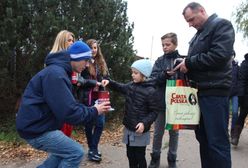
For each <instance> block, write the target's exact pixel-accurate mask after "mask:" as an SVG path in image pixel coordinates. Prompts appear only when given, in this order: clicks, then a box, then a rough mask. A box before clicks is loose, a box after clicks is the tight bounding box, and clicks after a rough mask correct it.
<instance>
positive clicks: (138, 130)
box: [135, 122, 145, 134]
mask: <svg viewBox="0 0 248 168" xmlns="http://www.w3.org/2000/svg"><path fill="white" fill-rule="evenodd" d="M135 128H136V133H139V134H142V133H143V132H144V129H145V126H144V124H143V123H141V122H140V123H138V124H137V125H136V127H135Z"/></svg>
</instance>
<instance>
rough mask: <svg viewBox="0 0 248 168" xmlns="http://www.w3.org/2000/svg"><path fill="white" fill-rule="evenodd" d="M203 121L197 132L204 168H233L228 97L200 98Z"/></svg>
mask: <svg viewBox="0 0 248 168" xmlns="http://www.w3.org/2000/svg"><path fill="white" fill-rule="evenodd" d="M198 99H199V106H200V111H201V119H200V125H199V128H198V129H197V130H196V131H195V133H196V139H197V140H198V141H199V143H200V156H201V165H202V168H231V152H230V143H229V139H228V117H229V100H228V97H224V96H223V97H221V96H199V98H198Z"/></svg>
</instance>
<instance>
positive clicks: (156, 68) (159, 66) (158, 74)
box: [151, 50, 182, 112]
mask: <svg viewBox="0 0 248 168" xmlns="http://www.w3.org/2000/svg"><path fill="white" fill-rule="evenodd" d="M176 58H182V56H181V55H179V53H178V51H177V50H176V51H174V52H172V53H170V54H164V55H162V56H161V57H159V58H158V59H157V60H156V62H155V64H154V65H153V69H152V74H151V78H152V79H153V80H155V84H156V87H157V89H158V93H157V94H158V95H157V96H158V97H159V98H160V99H159V101H158V104H159V107H161V109H160V111H161V112H165V87H166V79H180V78H182V77H181V74H180V73H179V72H178V73H177V75H176V76H169V75H167V73H166V71H168V70H171V69H173V65H174V60H175V59H176Z"/></svg>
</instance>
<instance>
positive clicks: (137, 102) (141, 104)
mask: <svg viewBox="0 0 248 168" xmlns="http://www.w3.org/2000/svg"><path fill="white" fill-rule="evenodd" d="M131 68H132V78H133V81H131V82H129V83H127V84H122V83H118V82H115V81H113V80H109V81H108V80H105V81H104V82H102V83H105V85H106V84H108V83H109V85H110V87H111V88H112V89H114V90H116V91H119V92H121V93H122V94H124V95H125V98H126V102H125V113H124V118H123V125H124V126H125V128H124V135H123V143H125V144H126V147H127V157H128V160H129V167H142V168H146V167H147V163H146V158H145V153H146V146H147V145H148V144H149V143H150V132H149V129H150V127H151V124H152V123H153V122H154V121H155V119H156V117H157V113H158V111H159V110H158V106H157V102H158V100H157V96H156V89H155V87H154V86H155V85H154V83H153V82H152V81H151V80H149V79H148V77H149V76H150V74H151V71H152V64H151V62H150V61H148V60H145V59H142V60H138V61H135V62H134V63H133V64H132V66H131Z"/></svg>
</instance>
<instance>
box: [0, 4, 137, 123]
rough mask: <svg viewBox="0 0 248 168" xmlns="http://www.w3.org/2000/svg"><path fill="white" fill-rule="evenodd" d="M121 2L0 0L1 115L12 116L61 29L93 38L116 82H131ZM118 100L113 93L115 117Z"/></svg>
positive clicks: (129, 33)
mask: <svg viewBox="0 0 248 168" xmlns="http://www.w3.org/2000/svg"><path fill="white" fill-rule="evenodd" d="M126 11H127V2H125V1H122V0H97V1H96V0H70V1H68V0H1V2H0V32H1V33H0V89H1V92H0V117H1V121H6V119H8V118H14V117H15V113H16V110H17V107H18V100H19V98H20V96H21V94H22V92H23V90H24V89H25V86H26V85H27V82H28V81H29V80H30V79H31V77H32V76H33V75H34V74H36V73H37V72H38V71H39V70H41V69H42V68H43V62H44V58H45V56H46V55H47V53H48V52H49V51H50V49H51V47H52V45H53V42H54V39H55V37H56V35H57V33H58V32H59V31H60V30H63V29H67V30H69V31H72V32H73V33H74V34H75V35H76V37H77V38H82V39H83V40H87V39H89V38H95V39H97V40H99V42H100V44H101V49H102V52H103V54H104V56H105V59H106V61H107V64H108V67H109V69H110V75H111V77H112V78H113V79H115V80H117V81H122V82H125V81H127V80H129V79H130V78H129V77H130V71H129V66H130V64H131V62H132V61H133V59H134V53H135V51H133V36H132V30H133V24H131V23H129V22H128V17H127V13H126ZM122 103H123V99H122V98H121V97H120V96H119V95H118V94H117V93H112V105H113V106H114V107H115V108H116V111H115V113H117V114H118V113H120V112H119V111H120V110H119V109H120V107H122Z"/></svg>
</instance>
